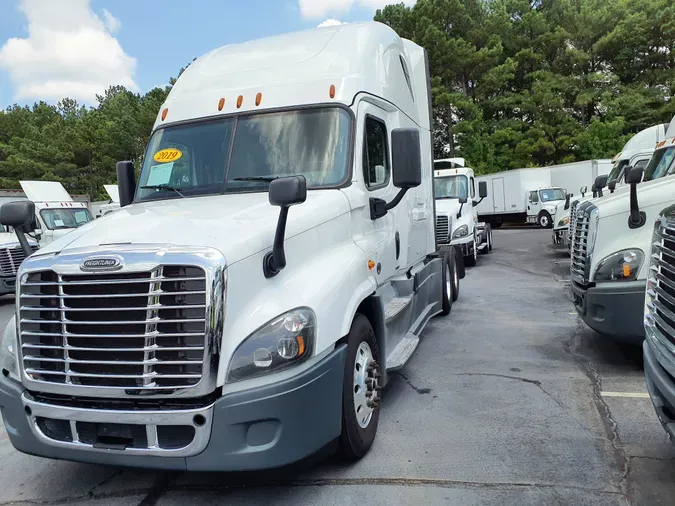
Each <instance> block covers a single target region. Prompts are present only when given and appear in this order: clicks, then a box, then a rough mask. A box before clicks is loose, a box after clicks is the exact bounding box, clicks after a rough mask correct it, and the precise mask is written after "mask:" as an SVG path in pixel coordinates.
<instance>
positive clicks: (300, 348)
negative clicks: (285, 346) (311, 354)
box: [295, 336, 305, 357]
mask: <svg viewBox="0 0 675 506" xmlns="http://www.w3.org/2000/svg"><path fill="white" fill-rule="evenodd" d="M295 340H296V341H297V342H298V357H302V356H303V355H304V354H305V340H304V339H303V338H302V336H297V337H296V338H295Z"/></svg>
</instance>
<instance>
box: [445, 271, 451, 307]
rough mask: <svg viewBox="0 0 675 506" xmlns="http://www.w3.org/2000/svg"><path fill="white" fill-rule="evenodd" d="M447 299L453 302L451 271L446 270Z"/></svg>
mask: <svg viewBox="0 0 675 506" xmlns="http://www.w3.org/2000/svg"><path fill="white" fill-rule="evenodd" d="M445 298H446V299H447V300H448V301H451V300H452V281H451V278H450V269H445Z"/></svg>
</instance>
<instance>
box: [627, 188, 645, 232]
mask: <svg viewBox="0 0 675 506" xmlns="http://www.w3.org/2000/svg"><path fill="white" fill-rule="evenodd" d="M645 223H647V215H646V214H645V213H644V211H640V206H639V205H638V198H637V183H632V184H631V185H630V216H629V217H628V228H631V229H636V228H640V227H642V226H643V225H644V224H645Z"/></svg>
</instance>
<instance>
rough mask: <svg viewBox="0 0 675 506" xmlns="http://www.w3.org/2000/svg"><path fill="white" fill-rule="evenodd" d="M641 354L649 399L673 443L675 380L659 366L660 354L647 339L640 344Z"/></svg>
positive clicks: (674, 439) (674, 437)
mask: <svg viewBox="0 0 675 506" xmlns="http://www.w3.org/2000/svg"><path fill="white" fill-rule="evenodd" d="M642 352H643V354H644V367H645V383H646V384H647V390H648V391H649V397H650V398H651V400H652V404H653V405H654V410H655V411H656V415H657V416H658V417H659V421H660V422H661V425H663V428H664V429H665V431H666V432H667V433H668V435H669V436H670V439H671V441H673V442H675V378H673V377H672V376H671V375H670V374H669V373H668V372H667V371H666V370H665V369H664V368H663V367H662V366H661V364H660V363H659V361H658V359H657V356H658V354H659V353H660V352H659V351H658V350H655V349H654V348H653V346H652V345H651V343H650V342H649V339H645V342H644V343H643V344H642Z"/></svg>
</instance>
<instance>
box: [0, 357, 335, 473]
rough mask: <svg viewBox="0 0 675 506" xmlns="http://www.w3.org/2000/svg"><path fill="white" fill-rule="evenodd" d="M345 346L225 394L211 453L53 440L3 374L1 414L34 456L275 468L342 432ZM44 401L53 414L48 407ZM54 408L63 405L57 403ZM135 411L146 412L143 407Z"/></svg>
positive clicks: (215, 409) (180, 466)
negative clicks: (277, 377)
mask: <svg viewBox="0 0 675 506" xmlns="http://www.w3.org/2000/svg"><path fill="white" fill-rule="evenodd" d="M346 350H347V347H346V346H345V345H342V346H340V347H339V348H338V349H336V350H335V351H333V352H332V353H331V354H330V355H329V356H327V357H326V358H325V359H323V360H322V361H320V362H319V363H317V364H316V365H314V366H313V367H311V368H310V369H308V370H306V371H304V372H302V373H301V374H298V375H297V376H295V377H293V378H291V379H288V380H285V381H281V382H279V383H275V384H271V385H267V386H264V387H259V388H254V389H250V390H245V391H242V392H236V393H232V394H228V395H225V396H223V397H221V398H219V399H218V400H217V401H215V403H214V404H213V405H212V407H209V408H208V410H209V414H210V417H211V418H210V420H209V421H210V423H211V431H210V435H208V436H207V437H208V442H207V443H206V444H205V448H204V450H203V451H202V452H201V453H199V454H197V455H193V456H188V457H175V456H157V455H141V454H138V453H135V454H134V453H132V452H131V451H125V450H123V449H122V450H118V451H111V450H106V449H100V450H97V449H93V450H92V449H78V448H68V447H62V446H58V445H54V444H50V443H47V442H45V441H44V440H43V439H41V438H38V437H37V436H36V434H35V433H34V430H33V429H32V428H31V425H30V424H31V419H30V418H29V417H28V416H27V414H26V412H25V407H26V402H25V397H24V396H23V394H24V393H25V390H24V388H23V386H22V385H20V384H18V383H15V382H13V381H10V380H8V379H7V378H5V377H3V376H0V411H2V418H3V420H4V422H5V428H6V430H7V434H8V435H9V439H10V441H11V442H12V444H13V445H14V447H15V448H17V449H18V450H20V451H22V452H24V453H28V454H31V455H37V456H41V457H48V458H53V459H63V460H73V461H79V462H91V463H96V464H104V465H112V466H122V467H142V468H151V469H166V470H187V471H248V470H258V469H270V468H275V467H281V466H284V465H288V464H291V463H294V462H297V461H299V460H302V459H304V458H305V457H308V456H310V455H312V454H314V453H316V452H317V451H318V450H320V449H322V448H323V447H324V446H326V445H327V444H329V443H330V442H331V441H333V440H334V439H336V438H337V437H339V435H340V433H341V430H342V383H343V379H344V363H345V357H346ZM42 406H43V408H42V409H43V410H44V411H45V412H46V413H48V411H49V406H46V407H45V405H44V404H42ZM53 409H54V410H55V411H58V410H63V408H60V407H58V406H56V407H55V408H53ZM205 409H207V408H205ZM155 412H156V411H155ZM136 413H137V414H139V415H141V416H142V415H143V411H141V410H138V411H137V412H136ZM171 413H172V411H165V412H164V413H163V414H162V416H163V417H164V421H166V420H169V421H171V420H172V414H171ZM174 413H176V411H174ZM106 414H108V415H109V418H108V420H107V421H108V422H109V423H115V422H116V412H115V411H114V410H97V412H96V416H97V418H98V420H96V421H98V422H101V421H103V420H102V419H103V418H106ZM184 414H185V412H183V413H181V412H178V415H177V416H176V419H178V418H180V417H183V418H184V416H183V415H184ZM45 416H48V415H45ZM119 416H121V415H119ZM125 416H129V414H128V413H125ZM145 416H146V418H147V417H150V416H152V415H151V414H149V413H148V414H146V415H145ZM207 418H208V417H207ZM73 423H74V422H73ZM167 455H170V453H169V452H167Z"/></svg>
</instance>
